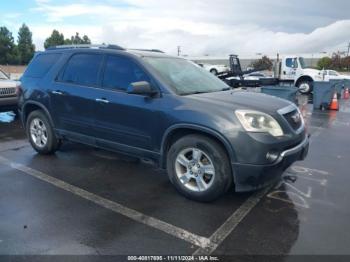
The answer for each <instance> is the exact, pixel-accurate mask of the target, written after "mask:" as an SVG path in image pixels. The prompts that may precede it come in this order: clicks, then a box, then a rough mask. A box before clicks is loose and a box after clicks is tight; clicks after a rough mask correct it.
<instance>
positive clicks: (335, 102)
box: [329, 92, 339, 110]
mask: <svg viewBox="0 0 350 262" xmlns="http://www.w3.org/2000/svg"><path fill="white" fill-rule="evenodd" d="M329 109H330V110H339V104H338V97H337V92H334V95H333V99H332V102H331V104H330V106H329Z"/></svg>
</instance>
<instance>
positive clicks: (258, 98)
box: [187, 91, 291, 115]
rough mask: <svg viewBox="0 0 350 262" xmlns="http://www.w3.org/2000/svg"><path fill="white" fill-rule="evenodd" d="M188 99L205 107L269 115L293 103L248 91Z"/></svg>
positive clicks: (209, 94) (204, 95)
mask: <svg viewBox="0 0 350 262" xmlns="http://www.w3.org/2000/svg"><path fill="white" fill-rule="evenodd" d="M187 98H189V99H192V100H195V101H198V102H201V104H203V105H204V107H209V106H210V105H212V106H214V107H216V108H217V107H219V108H221V109H227V110H230V111H232V110H236V109H251V110H257V111H262V112H265V113H269V114H273V115H274V114H276V111H277V110H279V109H281V108H284V107H286V106H289V105H290V104H291V102H289V101H287V100H284V99H280V98H278V97H274V96H270V95H265V94H261V93H254V92H246V91H223V92H213V93H205V94H196V95H189V96H187Z"/></svg>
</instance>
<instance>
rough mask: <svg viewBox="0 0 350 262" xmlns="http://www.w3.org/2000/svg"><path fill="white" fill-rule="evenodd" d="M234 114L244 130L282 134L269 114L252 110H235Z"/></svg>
mask: <svg viewBox="0 0 350 262" xmlns="http://www.w3.org/2000/svg"><path fill="white" fill-rule="evenodd" d="M235 113H236V116H237V118H238V119H239V121H240V122H241V124H242V126H243V127H244V129H245V130H246V131H249V132H265V133H270V134H271V135H272V136H282V135H283V131H282V128H281V126H280V125H279V124H278V122H277V121H276V120H275V119H274V118H273V117H272V116H270V115H268V114H265V113H263V112H259V111H253V110H236V112H235Z"/></svg>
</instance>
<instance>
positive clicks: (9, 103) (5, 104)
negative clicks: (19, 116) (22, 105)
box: [0, 96, 18, 111]
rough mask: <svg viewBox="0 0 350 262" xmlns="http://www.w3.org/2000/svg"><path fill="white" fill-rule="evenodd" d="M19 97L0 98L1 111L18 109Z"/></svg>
mask: <svg viewBox="0 0 350 262" xmlns="http://www.w3.org/2000/svg"><path fill="white" fill-rule="evenodd" d="M17 103H18V99H17V96H9V97H0V111H7V110H15V109H17V107H18V106H17Z"/></svg>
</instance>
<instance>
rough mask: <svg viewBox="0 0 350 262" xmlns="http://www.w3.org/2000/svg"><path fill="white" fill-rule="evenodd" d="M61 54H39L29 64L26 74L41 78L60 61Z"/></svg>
mask: <svg viewBox="0 0 350 262" xmlns="http://www.w3.org/2000/svg"><path fill="white" fill-rule="evenodd" d="M60 56H61V54H39V55H37V56H35V57H34V59H33V60H32V62H31V63H30V64H29V66H28V68H27V70H26V72H25V76H27V77H34V78H41V77H43V76H44V75H45V74H46V73H47V72H48V71H49V70H50V68H51V67H52V66H53V65H54V64H55V63H56V62H57V61H58V59H59V58H60Z"/></svg>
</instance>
